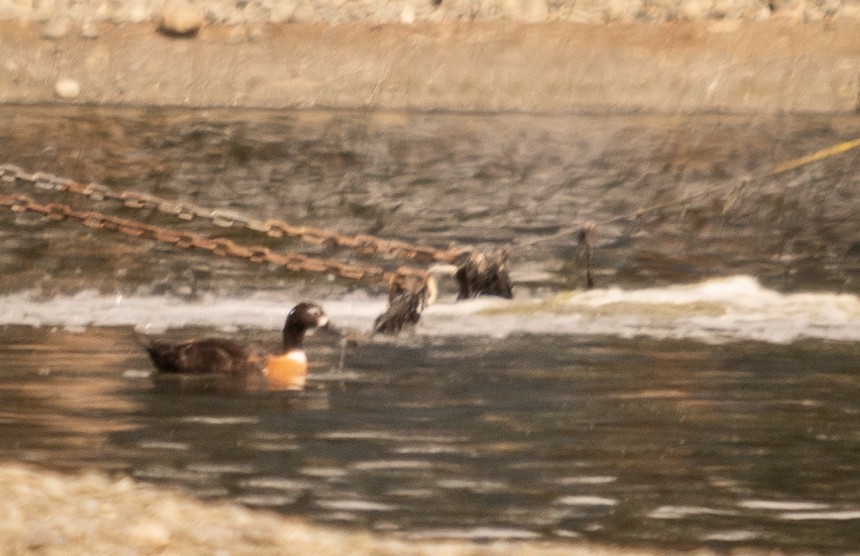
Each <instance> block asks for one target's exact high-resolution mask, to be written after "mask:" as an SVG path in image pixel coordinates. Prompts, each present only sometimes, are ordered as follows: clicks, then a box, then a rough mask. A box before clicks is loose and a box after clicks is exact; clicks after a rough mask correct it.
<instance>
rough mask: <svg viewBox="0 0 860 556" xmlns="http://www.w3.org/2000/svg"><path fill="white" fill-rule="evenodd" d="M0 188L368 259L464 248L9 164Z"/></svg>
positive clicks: (450, 254) (427, 256) (455, 253)
mask: <svg viewBox="0 0 860 556" xmlns="http://www.w3.org/2000/svg"><path fill="white" fill-rule="evenodd" d="M0 183H11V184H13V185H17V184H18V183H28V184H31V185H32V186H34V187H36V188H37V189H43V190H47V191H56V192H68V193H74V194H77V195H83V196H86V197H89V198H90V199H92V200H95V201H102V200H105V199H107V200H112V201H118V202H121V203H122V204H123V205H124V206H126V207H130V208H139V209H155V210H158V211H159V212H162V213H165V214H169V215H172V216H175V217H177V218H180V219H183V220H192V219H194V218H204V219H207V220H209V221H211V222H212V223H213V224H214V225H216V226H220V227H223V228H244V229H247V230H251V231H255V232H259V233H264V234H266V235H268V236H270V237H283V236H287V237H293V238H297V239H300V240H301V241H304V242H305V243H309V244H313V245H322V244H329V245H332V246H335V247H344V248H348V249H352V250H355V251H357V252H359V253H363V254H369V255H382V256H390V257H396V258H401V259H408V260H412V261H416V262H428V263H429V262H444V263H453V262H455V261H456V260H457V258H458V257H460V256H461V255H462V254H463V253H466V252H468V251H469V249H463V248H452V249H447V250H441V249H436V248H434V247H430V246H426V245H414V244H411V243H407V242H404V241H396V240H389V239H383V238H378V237H375V236H370V235H366V234H359V235H355V236H349V235H344V234H339V233H337V232H332V231H330V230H324V229H322V228H316V227H313V226H293V225H291V224H289V223H287V222H284V221H283V220H277V219H268V220H258V219H253V218H248V217H245V216H243V215H240V214H237V213H235V212H232V211H226V210H219V209H211V208H206V207H200V206H198V205H195V204H193V203H187V202H176V201H171V200H169V199H164V198H162V197H159V196H157V195H151V194H148V193H138V192H136V191H122V192H117V191H114V190H113V189H111V188H110V187H108V186H106V185H101V184H97V183H89V184H83V183H79V182H76V181H74V180H70V179H67V178H61V177H58V176H55V175H53V174H48V173H45V172H35V173H27V172H25V171H24V170H22V169H21V168H19V167H18V166H15V165H13V164H0Z"/></svg>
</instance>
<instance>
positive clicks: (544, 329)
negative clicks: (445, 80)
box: [0, 276, 860, 343]
mask: <svg viewBox="0 0 860 556" xmlns="http://www.w3.org/2000/svg"><path fill="white" fill-rule="evenodd" d="M298 301H299V300H298V299H288V298H287V296H286V295H285V294H284V293H282V292H276V291H263V292H258V293H255V294H253V295H251V296H247V297H242V298H238V297H237V298H230V297H217V296H214V295H210V296H204V297H203V298H202V299H200V300H197V301H187V300H182V299H178V298H172V297H156V296H129V297H123V296H108V295H101V294H98V293H95V292H90V291H85V292H80V293H78V294H76V295H73V296H57V297H54V298H51V299H47V300H45V299H41V298H39V297H38V296H36V295H33V294H31V293H29V292H19V293H13V294H9V295H6V296H4V297H0V325H7V324H23V325H32V326H60V327H64V328H66V329H69V330H85V329H86V328H87V327H90V326H134V327H135V328H136V329H137V330H138V331H141V332H147V333H149V332H152V333H157V332H163V331H164V330H166V329H169V328H181V327H186V326H204V327H212V328H216V329H219V330H222V331H234V330H236V329H237V328H239V327H246V328H257V329H265V330H277V329H280V327H281V326H283V321H284V319H285V318H286V314H287V312H288V311H289V309H290V308H291V307H292V306H293V305H294V304H295V303H296V302H298ZM318 301H320V302H321V303H322V305H323V306H324V308H325V310H326V312H327V313H328V314H329V317H330V319H331V321H332V322H333V323H334V324H336V325H337V326H339V327H341V328H344V329H354V330H358V331H362V332H368V331H370V330H371V328H372V326H373V320H374V319H375V318H376V316H377V315H379V314H381V313H382V312H383V311H384V310H385V307H386V299H385V298H384V297H381V296H380V297H368V296H366V295H364V294H361V295H356V296H354V297H351V298H350V297H347V298H340V299H329V300H325V299H323V300H318ZM517 333H536V334H558V335H573V334H576V335H604V334H606V335H613V336H620V337H625V338H629V337H636V336H648V337H653V338H689V339H696V340H701V341H705V342H711V343H723V342H730V341H739V340H760V341H766V342H773V343H790V342H795V341H798V340H802V339H805V338H812V339H824V340H837V341H857V340H860V298H858V296H856V295H852V294H838V293H827V292H822V293H787V294H785V293H780V292H777V291H774V290H770V289H767V288H764V287H762V286H761V284H759V283H758V282H757V281H756V280H755V279H754V278H751V277H748V276H734V277H728V278H717V279H711V280H705V281H702V282H699V283H696V284H689V285H677V286H668V287H661V288H645V289H623V288H604V289H594V290H590V291H572V292H562V293H559V294H557V295H555V296H553V297H551V298H544V299H538V298H530V299H515V300H512V301H509V300H503V299H498V298H479V299H474V300H468V301H461V302H454V301H453V300H444V301H443V302H440V303H437V304H436V305H434V306H432V307H430V308H428V309H427V310H426V311H425V313H424V316H423V317H422V321H421V324H420V326H419V327H418V329H417V331H416V334H418V335H433V336H450V335H477V336H490V337H504V336H507V335H511V334H517Z"/></svg>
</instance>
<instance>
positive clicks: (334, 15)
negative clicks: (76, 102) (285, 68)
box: [0, 0, 860, 25]
mask: <svg viewBox="0 0 860 556" xmlns="http://www.w3.org/2000/svg"><path fill="white" fill-rule="evenodd" d="M178 2H182V4H184V5H187V6H188V9H189V10H190V11H192V12H196V13H199V14H200V16H201V17H202V18H204V19H205V21H206V22H207V23H209V24H226V25H239V24H243V23H287V22H296V23H328V24H332V23H345V22H366V23H375V24H379V23H395V22H401V23H407V24H411V23H443V22H448V23H450V22H464V21H490V20H493V21H497V20H508V21H521V22H526V23H543V22H549V21H570V22H576V23H610V22H623V23H630V22H635V21H640V22H642V21H647V22H663V21H674V20H683V21H698V20H705V19H713V20H747V21H751V20H758V21H761V20H766V19H769V18H771V17H777V18H785V19H792V20H799V21H819V20H822V19H826V18H849V19H860V0H348V1H347V0H221V1H218V0H199V1H194V0H122V1H116V0H112V1H109V0H40V1H31V0H0V19H15V20H26V21H41V22H57V21H60V22H62V21H76V22H101V21H111V22H113V23H142V22H145V21H149V20H153V19H156V18H158V17H160V15H161V13H162V10H163V9H164V6H165V4H168V5H169V4H177V3H178Z"/></svg>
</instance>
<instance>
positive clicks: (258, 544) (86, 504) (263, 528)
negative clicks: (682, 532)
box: [0, 464, 711, 556]
mask: <svg viewBox="0 0 860 556" xmlns="http://www.w3.org/2000/svg"><path fill="white" fill-rule="evenodd" d="M0 492H3V497H2V498H0V547H2V550H0V552H2V554H4V555H7V556H16V555H23V554H34V553H38V554H42V555H53V554H63V555H69V554H87V555H95V554H114V555H118V554H119V555H136V554H171V555H177V556H181V555H188V554H206V555H223V556H228V555H242V554H254V555H256V556H259V555H266V554H314V555H315V556H328V555H331V556H341V555H343V554H347V553H351V554H372V555H376V556H386V555H391V556H408V555H431V554H432V555H434V556H495V555H498V556H501V555H508V554H511V555H513V554H516V555H518V556H519V555H522V556H562V555H564V556H578V555H590V556H608V555H629V556H635V555H642V556H645V555H653V554H657V552H656V551H653V550H638V549H615V548H610V547H598V546H594V545H587V544H564V545H561V544H550V543H534V542H529V543H516V542H496V543H490V544H480V545H476V544H470V543H465V542H457V541H438V542H429V541H408V540H404V539H398V538H393V537H386V536H383V535H379V534H372V533H364V532H348V531H343V530H335V529H330V528H326V527H319V526H314V525H310V524H308V523H305V522H303V521H301V520H298V519H288V518H283V517H281V516H278V515H275V514H271V513H266V512H260V511H253V510H249V509H247V508H244V507H241V506H238V505H235V504H228V503H212V504H204V503H202V502H199V501H197V500H195V499H192V498H190V497H188V496H185V495H184V494H183V493H181V492H179V491H171V490H164V489H157V488H154V487H149V486H145V485H140V484H137V483H135V482H134V481H132V480H131V479H128V478H118V479H117V478H110V477H107V476H105V475H102V474H98V473H93V472H90V473H86V474H83V475H79V476H65V475H60V474H57V473H53V472H46V471H40V470H36V469H34V468H29V467H25V466H21V465H15V464H5V465H0ZM697 554H698V555H699V556H707V555H708V554H711V552H710V551H704V552H702V551H700V552H697Z"/></svg>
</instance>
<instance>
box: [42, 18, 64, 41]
mask: <svg viewBox="0 0 860 556" xmlns="http://www.w3.org/2000/svg"><path fill="white" fill-rule="evenodd" d="M68 30H69V24H68V22H67V21H66V20H65V19H50V20H48V22H47V23H46V24H45V26H44V27H43V28H42V38H43V39H49V40H57V39H60V38H63V37H64V36H65V34H66V32H67V31H68Z"/></svg>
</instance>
